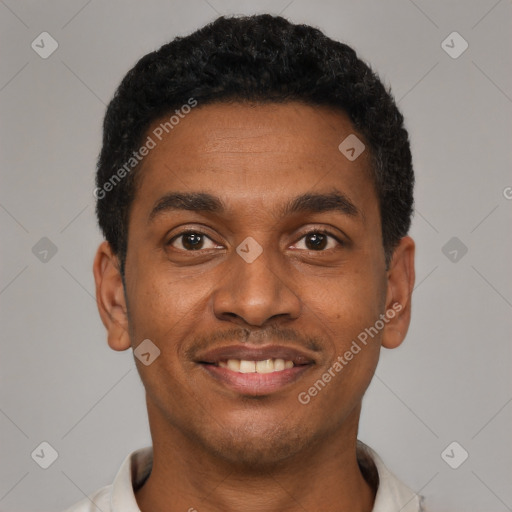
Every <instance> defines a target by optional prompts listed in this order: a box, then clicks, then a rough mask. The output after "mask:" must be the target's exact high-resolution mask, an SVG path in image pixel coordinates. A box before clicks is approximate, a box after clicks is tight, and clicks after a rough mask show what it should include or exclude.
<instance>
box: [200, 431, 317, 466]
mask: <svg viewBox="0 0 512 512" xmlns="http://www.w3.org/2000/svg"><path fill="white" fill-rule="evenodd" d="M212 434H213V433H210V434H209V435H208V436H206V439H204V440H203V443H204V445H205V447H206V448H207V449H208V451H210V452H211V453H212V455H214V457H215V458H220V459H224V460H225V461H226V463H228V464H229V465H230V466H233V467H236V468H237V470H238V471H244V472H246V471H250V472H267V471H269V470H271V469H275V468H276V467H277V466H279V465H280V464H281V463H283V462H285V461H286V460H287V459H290V458H292V457H293V456H294V455H296V454H297V453H299V452H300V451H301V450H303V449H304V448H305V447H307V446H308V445H310V444H312V443H313V437H314V436H311V434H310V433H308V432H307V430H306V429H305V428H304V427H301V428H299V426H291V425H289V424H286V423H285V424H284V425H278V426H276V427H274V428H269V425H262V426H260V428H259V427H258V425H255V424H249V423H248V424H246V425H242V426H240V425H239V426H237V427H236V428H233V429H231V430H230V429H229V428H226V429H224V430H222V432H216V433H215V434H213V435H212Z"/></svg>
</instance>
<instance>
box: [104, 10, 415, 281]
mask: <svg viewBox="0 0 512 512" xmlns="http://www.w3.org/2000/svg"><path fill="white" fill-rule="evenodd" d="M191 98H193V101H197V102H198V104H199V105H205V104H209V103H214V102H247V101H249V102H262V103H265V102H276V103H280V102H286V101H300V102H303V103H305V104H308V105H317V106H329V107H331V108H334V109H339V110H341V111H343V112H345V114H346V115H348V117H349V118H350V120H351V122H352V124H353V126H354V128H355V130H356V131H357V132H358V133H359V134H360V135H362V137H363V138H364V141H365V144H366V145H367V147H368V149H369V151H370V155H371V162H372V177H373V181H374V184H375V189H376V191H377V196H378V200H379V207H380V214H381V221H382V238H383V245H384V250H385V255H386V263H387V264H389V261H390V258H391V255H392V253H393V250H394V248H395V247H396V245H397V244H398V242H399V241H400V239H401V238H402V237H404V236H405V235H406V234H407V233H408V231H409V227H410V224H411V216H412V209H413V188H414V172H413V168H412V158H411V151H410V146H409V137H408V134H407V131H406V129H405V128H404V123H403V116H402V114H401V113H400V112H399V110H398V108H397V106H396V104H395V101H394V99H393V97H392V95H391V91H388V90H386V88H385V87H384V86H383V84H382V83H381V81H380V80H379V78H378V77H377V75H376V74H375V73H374V72H373V71H372V70H371V68H370V67H369V66H368V65H367V64H365V63H364V62H363V61H362V60H360V59H359V58H358V57H357V55H356V52H355V51H354V50H353V49H352V48H351V47H349V46H347V45H346V44H343V43H340V42H338V41H334V40H332V39H330V38H328V37H327V36H326V35H324V34H323V33H322V32H321V31H320V30H318V29H316V28H314V27H311V26H308V25H298V24H293V23H290V22H289V21H288V20H286V19H284V18H282V17H280V16H272V15H269V14H263V15H256V16H243V17H224V16H221V17H219V18H217V19H216V20H215V21H213V22H212V23H209V24H208V25H206V26H204V27H202V28H201V29H199V30H197V31H195V32H193V33H192V34H190V35H188V36H186V37H177V38H175V39H174V40H173V41H171V42H169V43H167V44H165V45H163V46H162V47H161V48H160V49H158V50H156V51H154V52H151V53H149V54H147V55H145V56H144V57H142V58H141V59H140V60H139V61H138V62H137V64H136V65H135V66H134V67H133V68H132V69H131V70H130V71H129V72H128V73H127V75H126V76H125V77H124V79H123V80H122V82H121V84H120V85H119V88H118V89H117V91H116V93H115V95H114V97H113V99H112V101H111V102H110V104H109V106H108V108H107V111H106V115H105V119H104V123H103V146H102V149H101V152H100V155H99V158H98V165H97V175H96V187H97V188H96V192H95V195H96V197H97V203H96V213H97V216H98V221H99V225H100V228H101V230H102V232H103V234H104V236H105V239H106V240H107V241H108V242H109V244H110V246H111V248H112V250H113V252H114V254H116V255H117V256H118V257H119V261H120V271H121V274H122V275H123V276H124V264H125V260H126V250H127V245H128V219H129V213H130V206H131V204H132V202H133V199H134V196H135V190H136V186H137V184H136V179H135V178H136V175H137V168H138V167H137V166H134V170H133V171H132V172H126V171H125V172H123V173H122V176H123V179H119V180H117V181H116V182H115V183H114V184H113V185H114V186H112V183H113V182H112V177H113V176H114V175H115V174H116V173H118V174H117V176H118V177H119V176H121V173H120V172H119V171H120V169H121V168H122V167H123V166H125V169H126V162H128V161H129V160H130V158H133V154H134V151H137V149H139V148H140V146H141V144H143V141H144V138H145V137H146V136H147V131H148V128H149V127H150V125H151V124H152V123H153V122H155V121H156V120H158V119H161V118H162V117H163V116H164V115H168V114H170V113H173V112H174V111H175V109H179V108H180V107H182V106H183V105H186V104H190V100H191ZM109 183H110V185H109ZM107 191H108V193H107ZM98 192H100V193H98Z"/></svg>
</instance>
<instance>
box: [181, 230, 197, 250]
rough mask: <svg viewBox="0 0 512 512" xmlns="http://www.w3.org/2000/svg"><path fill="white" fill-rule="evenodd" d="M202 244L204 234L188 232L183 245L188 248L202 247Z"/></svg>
mask: <svg viewBox="0 0 512 512" xmlns="http://www.w3.org/2000/svg"><path fill="white" fill-rule="evenodd" d="M201 244H202V235H198V234H197V233H187V234H186V235H184V237H183V246H184V247H186V248H187V249H192V250H194V249H200V245H201Z"/></svg>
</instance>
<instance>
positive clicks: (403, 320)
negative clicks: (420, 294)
mask: <svg viewBox="0 0 512 512" xmlns="http://www.w3.org/2000/svg"><path fill="white" fill-rule="evenodd" d="M414 250H415V244H414V240H413V239H412V238H411V237H409V236H406V237H404V238H402V239H401V240H400V243H399V244H398V246H397V247H396V249H395V250H394V251H393V257H392V259H391V264H390V266H389V270H388V276H387V279H388V288H387V294H386V317H387V318H388V321H387V322H386V325H385V328H384V330H383V334H382V346H383V347H386V348H396V347H398V346H399V345H400V344H401V343H402V341H403V340H404V338H405V335H406V334H407V330H408V329H409V323H410V321H411V296H412V291H413V288H414V280H415V272H414Z"/></svg>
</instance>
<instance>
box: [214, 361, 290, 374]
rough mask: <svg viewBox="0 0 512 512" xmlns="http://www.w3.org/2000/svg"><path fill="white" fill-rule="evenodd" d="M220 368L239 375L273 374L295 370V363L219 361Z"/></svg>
mask: <svg viewBox="0 0 512 512" xmlns="http://www.w3.org/2000/svg"><path fill="white" fill-rule="evenodd" d="M218 364H219V366H220V367H222V368H228V369H229V370H232V371H234V372H239V373H273V372H281V371H283V370H286V369H288V368H293V366H294V364H293V361H286V360H284V359H264V360H262V361H247V360H245V359H242V360H240V359H228V360H227V361H219V363H218Z"/></svg>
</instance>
